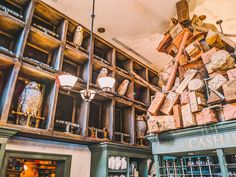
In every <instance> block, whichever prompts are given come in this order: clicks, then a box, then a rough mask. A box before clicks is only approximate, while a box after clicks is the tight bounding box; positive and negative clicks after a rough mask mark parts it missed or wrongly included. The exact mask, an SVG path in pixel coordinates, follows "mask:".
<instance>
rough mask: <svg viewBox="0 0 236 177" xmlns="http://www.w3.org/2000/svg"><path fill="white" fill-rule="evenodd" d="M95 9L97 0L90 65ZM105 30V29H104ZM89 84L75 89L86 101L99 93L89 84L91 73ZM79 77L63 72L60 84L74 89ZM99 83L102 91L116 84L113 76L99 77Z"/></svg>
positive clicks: (68, 88)
mask: <svg viewBox="0 0 236 177" xmlns="http://www.w3.org/2000/svg"><path fill="white" fill-rule="evenodd" d="M94 9H95V0H93V7H92V15H91V19H92V22H91V30H90V39H89V41H90V42H89V45H90V47H89V56H88V66H91V63H92V59H93V47H92V46H91V45H92V42H93V26H94V18H95V13H94ZM104 32H105V29H104ZM91 69H92V67H88V72H87V73H91V72H92V71H91ZM87 77H88V78H87V86H86V89H84V90H81V91H79V92H78V91H76V90H73V91H74V92H78V93H80V94H81V97H82V98H83V99H84V100H85V101H86V102H89V101H91V100H92V99H93V98H94V96H95V94H96V93H98V92H96V91H95V90H91V89H90V88H89V84H90V77H89V75H88V76H87ZM77 79H78V78H77V77H75V76H72V75H70V74H62V75H60V76H58V80H59V81H60V85H61V86H62V88H63V89H67V90H72V88H73V87H74V86H75V84H76V81H77ZM98 83H99V86H100V87H101V88H102V91H111V90H112V88H113V86H114V84H115V79H114V78H112V77H101V78H99V79H98Z"/></svg>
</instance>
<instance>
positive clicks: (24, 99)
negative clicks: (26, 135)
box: [17, 82, 42, 125]
mask: <svg viewBox="0 0 236 177" xmlns="http://www.w3.org/2000/svg"><path fill="white" fill-rule="evenodd" d="M39 87H40V85H39V84H38V83H36V82H29V83H28V84H27V85H26V86H25V88H24V90H23V92H22V93H21V95H20V97H19V99H18V104H17V112H22V113H24V114H26V115H32V116H36V115H37V113H38V111H39V109H40V107H41V104H42V93H41V90H40V88H39ZM22 121H23V122H22ZM18 123H20V125H24V124H25V121H24V119H20V122H18Z"/></svg>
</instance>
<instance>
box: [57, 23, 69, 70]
mask: <svg viewBox="0 0 236 177" xmlns="http://www.w3.org/2000/svg"><path fill="white" fill-rule="evenodd" d="M68 23H69V22H68V20H64V21H63V22H62V24H61V26H60V31H59V34H60V35H61V40H62V44H61V46H60V47H59V48H58V49H57V52H56V54H55V56H54V57H53V68H54V69H55V70H59V71H61V69H62V63H63V57H64V50H65V46H66V33H67V28H68Z"/></svg>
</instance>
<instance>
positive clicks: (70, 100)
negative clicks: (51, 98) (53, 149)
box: [54, 91, 81, 134]
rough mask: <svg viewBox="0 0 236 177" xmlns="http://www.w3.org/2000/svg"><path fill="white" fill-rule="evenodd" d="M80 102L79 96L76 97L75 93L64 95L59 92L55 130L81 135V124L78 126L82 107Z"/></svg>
mask: <svg viewBox="0 0 236 177" xmlns="http://www.w3.org/2000/svg"><path fill="white" fill-rule="evenodd" d="M80 102H81V99H80V98H79V96H78V95H74V94H73V93H70V94H69V93H64V92H62V91H61V92H59V95H58V100H57V107H56V115H55V122H54V130H56V131H60V132H67V131H68V132H67V133H72V134H77V133H79V127H78V125H79V124H77V122H78V117H79V113H80V107H81V106H80ZM68 124H70V125H68ZM67 125H68V130H67Z"/></svg>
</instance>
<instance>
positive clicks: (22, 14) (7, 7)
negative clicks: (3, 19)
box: [0, 0, 30, 21]
mask: <svg viewBox="0 0 236 177" xmlns="http://www.w3.org/2000/svg"><path fill="white" fill-rule="evenodd" d="M29 2H30V0H21V1H17V0H3V1H1V2H0V11H1V12H3V13H5V14H7V15H8V16H9V19H10V16H11V17H12V19H13V18H14V19H15V20H19V21H25V19H26V11H27V10H28V7H29Z"/></svg>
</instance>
